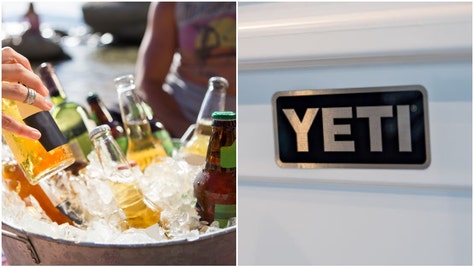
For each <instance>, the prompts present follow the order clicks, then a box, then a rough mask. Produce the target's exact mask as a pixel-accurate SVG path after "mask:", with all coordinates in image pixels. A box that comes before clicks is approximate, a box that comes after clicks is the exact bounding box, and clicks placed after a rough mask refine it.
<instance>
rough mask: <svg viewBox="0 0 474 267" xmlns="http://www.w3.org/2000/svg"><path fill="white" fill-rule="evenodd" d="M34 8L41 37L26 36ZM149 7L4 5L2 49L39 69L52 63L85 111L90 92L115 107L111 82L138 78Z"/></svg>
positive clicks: (79, 3) (119, 4)
mask: <svg viewBox="0 0 474 267" xmlns="http://www.w3.org/2000/svg"><path fill="white" fill-rule="evenodd" d="M30 3H31V4H32V5H33V8H34V12H35V13H36V14H37V15H38V17H39V22H40V24H39V36H38V35H36V34H34V33H30V32H28V33H27V31H31V30H28V29H29V28H30V23H29V22H28V19H27V18H26V17H25V14H27V12H28V10H29V8H30ZM148 6H149V2H84V1H76V2H69V1H67V2H64V1H62V2H59V1H58V2H55V1H53V2H50V1H47V2H45V1H40V2H22V1H2V3H1V10H2V11H1V14H2V30H1V37H2V47H4V46H11V47H13V48H14V49H15V50H16V51H18V52H20V53H22V54H23V55H25V56H26V57H27V58H28V59H29V60H30V61H31V63H32V65H33V68H36V67H37V66H39V64H41V63H42V62H50V63H52V64H53V66H54V67H55V69H56V73H57V75H58V78H59V80H60V81H61V83H62V86H63V88H64V90H65V91H66V93H67V95H68V98H69V99H70V100H72V101H75V102H78V103H80V104H82V105H84V106H85V107H88V106H87V102H86V96H87V93H88V92H97V93H98V94H99V95H100V97H101V98H102V99H103V101H104V102H105V104H106V105H107V106H109V107H112V106H113V105H114V104H115V103H116V102H117V95H116V91H115V87H114V84H113V79H114V78H115V77H117V76H120V75H124V74H130V73H134V68H135V61H136V57H137V51H138V46H139V45H140V41H141V38H142V36H143V33H144V30H145V26H146V17H147V12H148Z"/></svg>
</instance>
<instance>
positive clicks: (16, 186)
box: [2, 160, 73, 225]
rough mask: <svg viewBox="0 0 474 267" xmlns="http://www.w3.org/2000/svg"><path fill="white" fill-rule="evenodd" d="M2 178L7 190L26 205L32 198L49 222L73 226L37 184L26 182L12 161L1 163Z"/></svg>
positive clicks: (17, 166)
mask: <svg viewBox="0 0 474 267" xmlns="http://www.w3.org/2000/svg"><path fill="white" fill-rule="evenodd" d="M2 177H3V180H4V181H5V183H6V185H7V188H8V189H9V190H10V191H13V192H16V193H17V194H18V196H20V198H21V199H23V201H25V202H26V203H27V202H28V198H29V197H30V196H33V197H34V198H35V199H36V200H37V201H38V203H39V205H40V206H41V208H42V209H43V211H44V213H46V215H47V216H48V217H49V218H50V219H51V221H53V222H56V223H57V224H63V223H69V224H71V225H73V223H72V221H71V220H70V219H69V218H68V217H66V216H65V215H64V214H63V213H61V212H60V210H59V209H57V208H56V207H55V206H54V205H53V203H52V202H51V200H50V199H49V198H48V196H47V195H46V194H45V192H44V191H43V189H42V188H41V186H40V185H39V184H36V185H32V184H30V183H29V182H28V180H27V179H26V177H25V174H24V173H23V171H22V170H21V169H20V166H19V165H18V164H17V163H16V162H15V161H14V160H6V161H4V162H3V165H2Z"/></svg>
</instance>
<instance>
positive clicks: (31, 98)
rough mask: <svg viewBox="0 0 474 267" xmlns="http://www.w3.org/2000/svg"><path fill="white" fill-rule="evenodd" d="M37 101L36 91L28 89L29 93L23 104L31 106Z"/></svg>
mask: <svg viewBox="0 0 474 267" xmlns="http://www.w3.org/2000/svg"><path fill="white" fill-rule="evenodd" d="M35 99H36V91H35V90H33V89H31V88H28V93H27V94H26V98H25V100H24V101H23V103H26V104H28V105H31V104H33V103H35Z"/></svg>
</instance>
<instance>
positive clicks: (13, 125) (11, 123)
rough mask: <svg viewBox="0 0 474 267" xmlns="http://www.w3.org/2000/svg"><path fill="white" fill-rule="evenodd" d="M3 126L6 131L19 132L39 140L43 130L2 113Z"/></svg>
mask: <svg viewBox="0 0 474 267" xmlns="http://www.w3.org/2000/svg"><path fill="white" fill-rule="evenodd" d="M2 128H3V130H5V131H9V132H11V133H14V134H17V135H19V136H23V137H26V138H30V139H35V140H38V139H39V138H40V137H41V132H40V131H38V130H36V129H35V128H32V127H30V126H28V125H26V124H22V123H19V122H18V121H16V120H14V119H13V118H12V117H10V116H8V115H5V114H2Z"/></svg>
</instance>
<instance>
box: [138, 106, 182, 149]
mask: <svg viewBox="0 0 474 267" xmlns="http://www.w3.org/2000/svg"><path fill="white" fill-rule="evenodd" d="M142 105H143V109H144V111H145V114H146V116H147V118H148V122H150V127H151V132H152V134H153V137H154V138H155V140H157V141H158V142H160V143H161V145H162V146H163V148H164V149H165V151H166V154H168V156H173V152H174V145H173V140H172V139H171V136H170V133H169V132H168V130H166V128H165V126H164V125H163V123H161V122H160V121H158V120H156V119H155V118H154V115H153V110H152V109H151V107H150V106H149V105H148V104H147V103H146V102H145V101H143V102H142Z"/></svg>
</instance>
